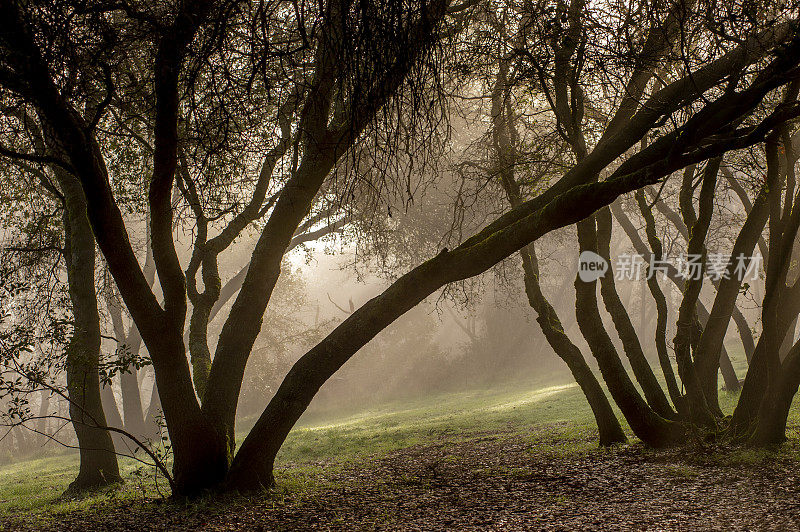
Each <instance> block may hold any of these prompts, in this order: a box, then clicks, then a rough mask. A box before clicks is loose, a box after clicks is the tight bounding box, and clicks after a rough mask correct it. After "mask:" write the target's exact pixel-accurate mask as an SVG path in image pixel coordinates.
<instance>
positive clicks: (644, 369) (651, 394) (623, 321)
mask: <svg viewBox="0 0 800 532" xmlns="http://www.w3.org/2000/svg"><path fill="white" fill-rule="evenodd" d="M595 218H596V220H597V231H596V235H597V249H598V251H599V254H600V256H601V257H603V258H604V259H605V260H606V262H607V263H608V264H610V263H611V256H610V255H611V250H610V249H609V246H610V244H611V230H612V222H611V211H610V210H609V209H608V208H604V209H600V210H599V211H597V213H596V214H595ZM600 294H601V295H602V297H603V303H604V304H605V307H606V310H608V313H609V314H610V315H611V319H612V321H613V322H614V326H615V327H616V330H617V335H618V336H619V338H620V340H622V346H623V349H624V351H625V354H626V356H627V357H628V360H629V361H630V364H631V368H632V369H633V374H634V376H635V377H636V380H637V381H638V382H639V385H640V386H641V387H642V391H643V392H644V396H645V398H646V399H647V403H648V404H649V405H650V407H651V408H652V409H653V411H654V412H655V413H656V414H658V415H659V416H661V417H663V418H666V419H673V418H675V417H676V415H675V412H674V411H673V410H672V407H671V406H670V404H669V401H668V400H667V396H666V395H664V391H663V390H662V389H661V386H660V385H659V384H658V380H656V376H655V374H654V373H653V369H652V368H651V367H650V363H649V362H648V361H647V358H646V357H645V355H644V350H643V349H642V345H641V343H640V342H639V337H638V335H637V334H636V330H635V329H634V327H633V323H632V322H631V319H630V316H629V315H628V312H627V310H626V309H625V305H624V304H623V303H622V301H621V300H620V297H619V294H618V293H617V289H616V285H615V282H614V275H613V273H612V272H608V273H607V274H606V275H604V276H603V277H601V278H600Z"/></svg>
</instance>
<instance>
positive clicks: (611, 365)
mask: <svg viewBox="0 0 800 532" xmlns="http://www.w3.org/2000/svg"><path fill="white" fill-rule="evenodd" d="M577 227H578V243H579V244H580V251H581V253H583V252H584V251H591V252H593V253H597V251H598V249H597V235H596V229H595V220H594V217H593V216H590V217H589V218H587V219H585V220H583V221H580V222H578V224H577ZM575 296H576V303H575V312H576V316H577V318H578V326H579V327H580V329H581V333H582V334H583V336H584V338H586V341H587V343H588V344H589V348H590V349H591V351H592V354H593V355H594V357H595V359H597V363H598V365H599V367H600V372H601V373H602V375H603V380H605V382H606V385H607V386H608V390H609V392H611V396H612V397H613V398H614V402H616V403H617V406H618V407H619V408H620V410H622V413H623V415H624V416H625V419H626V420H627V421H628V424H629V425H630V427H631V429H632V430H633V432H634V434H636V436H638V437H639V438H640V439H641V440H642V441H644V442H645V443H647V444H648V445H651V446H653V447H662V446H664V445H671V444H674V443H676V442H677V441H679V439H680V438H681V437H682V435H683V430H682V429H681V427H680V426H679V425H678V424H676V423H674V422H671V421H669V420H667V419H665V418H663V417H661V416H659V415H658V414H656V413H655V412H654V411H653V410H652V409H651V408H650V407H649V406H648V404H647V403H646V402H645V400H644V399H643V398H642V396H641V395H639V392H638V391H637V390H636V387H635V386H634V384H633V382H631V380H630V377H629V376H628V373H627V371H625V366H623V364H622V361H621V360H620V358H619V355H618V354H617V350H616V349H615V347H614V343H613V342H612V341H611V337H610V336H609V335H608V331H606V328H605V325H604V324H603V320H602V318H601V316H600V309H599V308H598V306H597V281H591V282H584V281H582V280H581V279H580V277H578V278H576V279H575Z"/></svg>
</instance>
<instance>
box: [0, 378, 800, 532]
mask: <svg viewBox="0 0 800 532" xmlns="http://www.w3.org/2000/svg"><path fill="white" fill-rule="evenodd" d="M737 369H738V368H737ZM720 398H721V401H722V403H723V404H722V406H723V408H724V409H725V410H726V411H727V412H730V411H731V410H732V408H733V406H734V405H735V401H736V398H737V397H736V394H727V393H721V395H720ZM619 417H620V419H621V420H622V416H621V415H620V416H619ZM251 422H252V420H251ZM799 423H800V407H799V406H798V403H797V402H796V403H795V405H794V406H793V408H792V412H791V415H790V427H791V428H790V436H792V437H798V434H797V426H798V424H799ZM249 425H250V423H248V422H247V421H244V422H243V423H241V426H242V427H243V430H242V433H241V434H240V435H239V436H240V438H241V437H243V435H244V433H245V432H246V429H247V428H249ZM531 429H534V430H531ZM626 430H627V427H626ZM594 432H595V428H594V422H593V419H592V414H591V410H590V409H589V407H588V405H587V403H586V401H585V399H584V398H583V395H582V394H581V391H580V389H579V388H578V387H577V385H576V384H575V383H573V382H569V381H568V380H566V379H565V378H562V379H561V380H560V381H556V382H552V381H551V382H542V381H538V382H533V383H530V384H528V385H515V386H513V387H507V388H505V389H499V390H498V389H495V390H478V391H471V392H460V393H450V394H443V395H437V396H432V397H426V398H418V399H413V400H407V401H396V402H391V403H386V404H381V405H377V406H374V407H371V408H369V409H366V410H362V411H352V412H348V413H339V414H337V415H333V414H328V415H324V416H323V415H321V414H316V415H313V414H312V415H308V416H306V417H304V418H303V419H302V420H301V422H300V423H299V424H298V426H297V427H296V428H295V429H294V430H293V431H292V433H291V434H290V435H289V438H288V439H287V441H286V444H285V445H284V446H283V448H282V450H281V452H280V454H279V456H278V468H277V472H276V473H277V479H278V483H279V485H280V489H279V490H278V492H277V493H276V494H275V497H276V498H277V499H280V498H281V495H282V494H286V493H292V494H293V495H294V496H298V494H299V495H300V496H302V495H303V494H312V493H313V492H314V491H315V490H317V489H319V488H321V487H323V483H324V480H321V478H322V477H323V475H320V472H321V471H322V468H323V466H324V467H325V468H331V467H337V466H338V465H341V464H345V463H347V462H349V461H353V460H358V459H363V458H365V457H367V456H376V455H377V456H380V455H382V454H384V453H387V452H390V451H393V450H396V449H400V448H405V447H409V446H412V445H416V444H422V443H431V442H442V441H444V442H448V441H458V440H461V439H466V438H474V437H475V436H476V435H481V434H487V435H489V434H491V435H499V437H503V438H526V439H529V440H532V441H534V442H535V443H536V444H537V446H540V448H541V449H542V451H544V452H546V453H549V454H551V455H552V456H553V457H554V458H558V457H559V456H567V455H574V454H576V453H584V452H592V451H593V450H594V449H595V447H594V444H588V443H587V436H589V435H592V434H593V433H594ZM781 454H782V455H786V458H787V459H800V446H798V445H797V444H795V443H790V444H789V445H787V446H786V450H785V451H781ZM709 459H713V460H716V461H717V463H723V462H724V463H726V464H730V465H732V466H734V465H737V464H741V465H746V464H754V463H758V462H760V461H763V460H768V459H775V453H769V452H766V451H747V450H744V451H738V450H735V451H731V452H727V453H723V455H721V456H717V457H715V458H709ZM322 462H324V463H322ZM120 465H121V467H122V470H123V476H124V478H125V479H126V482H125V484H124V485H123V486H121V487H119V488H116V489H110V490H107V491H105V492H101V493H97V494H94V495H92V496H89V497H84V498H81V499H68V500H65V499H62V498H61V494H62V493H63V492H64V490H65V489H66V487H67V486H68V484H69V483H70V482H71V481H72V479H73V478H74V475H75V473H76V470H77V466H78V457H77V455H76V454H67V455H61V456H54V457H49V458H42V459H37V460H30V461H26V462H20V463H17V464H12V465H7V466H4V467H0V518H3V517H9V516H22V515H24V516H25V517H26V519H27V518H30V519H41V518H43V517H49V518H51V519H52V518H57V516H59V515H61V516H63V515H65V514H69V513H72V512H78V513H94V512H99V511H101V509H102V508H103V507H104V506H106V505H108V504H120V503H121V504H125V503H128V502H134V501H143V500H147V499H153V498H154V497H157V496H158V492H157V490H156V489H155V485H154V483H153V482H152V476H151V475H152V472H151V470H149V469H148V470H145V473H146V474H147V475H148V478H145V479H142V478H139V477H138V476H137V475H136V471H137V469H140V464H138V463H137V462H135V461H133V460H131V459H128V458H122V459H121V461H120ZM691 473H692V469H691V468H689V469H687V468H684V467H682V466H681V467H680V468H677V469H675V471H674V474H675V475H676V476H690V475H691ZM162 488H163V484H162ZM196 504H215V502H213V501H199V502H197V503H196ZM167 507H169V505H165V511H166V508H167Z"/></svg>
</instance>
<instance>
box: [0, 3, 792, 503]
mask: <svg viewBox="0 0 800 532" xmlns="http://www.w3.org/2000/svg"><path fill="white" fill-rule="evenodd" d="M798 16H800V14H799V13H798V6H797V5H796V4H795V3H794V2H788V1H775V2H762V3H754V2H749V1H744V0H743V1H741V2H717V1H716V0H706V1H693V0H689V1H682V2H672V1H664V2H648V1H641V2H638V1H636V2H615V1H611V2H591V3H589V2H584V1H581V0H575V1H572V2H544V1H542V2H537V1H535V0H523V1H496V2H495V1H476V0H465V1H464V2H448V1H445V0H428V1H424V2H418V1H398V2H379V3H369V2H362V3H351V2H347V1H338V0H334V1H330V2H311V3H297V2H284V1H280V0H278V1H274V2H239V1H225V2H216V3H214V2H206V1H204V0H185V1H181V2H175V3H149V2H127V1H123V2H119V1H114V2H106V1H104V0H93V1H91V2H69V1H67V2H61V3H58V4H56V5H50V4H49V3H46V4H29V3H22V2H4V3H2V4H1V5H0V98H2V134H1V135H2V138H1V140H0V155H1V156H2V159H1V162H0V164H2V185H0V207H1V211H0V212H2V216H3V229H4V233H3V246H4V248H3V261H2V275H0V280H1V281H2V290H3V299H2V312H3V314H2V316H1V317H2V335H1V336H0V347H1V348H2V357H3V358H2V363H3V372H2V383H0V384H2V392H3V393H2V397H3V402H4V403H3V404H4V405H5V406H4V409H3V410H4V419H5V422H6V425H7V427H8V435H7V436H6V438H4V440H3V441H2V442H0V445H5V446H6V449H9V450H13V451H15V452H16V451H20V452H22V451H26V450H28V449H31V448H32V446H41V445H42V443H43V442H46V441H50V444H49V445H50V446H51V447H52V446H55V445H58V444H59V443H60V444H66V445H68V446H73V447H77V448H78V449H79V451H80V458H81V460H80V471H79V472H77V475H76V479H75V481H74V483H73V484H72V486H71V489H73V490H83V489H87V488H94V487H97V486H102V485H105V484H109V483H115V482H118V481H119V480H120V474H119V466H118V461H117V454H116V453H122V454H127V453H130V452H132V450H133V449H134V448H136V447H139V448H140V449H142V450H143V451H142V454H139V455H137V456H140V457H143V459H145V460H147V461H151V462H153V463H155V464H156V465H157V467H158V468H159V472H160V474H161V475H163V476H164V478H165V479H166V480H167V482H168V483H169V485H170V489H171V490H172V492H173V493H174V494H177V495H188V496H193V495H197V494H201V493H206V492H208V491H213V492H223V491H249V490H257V489H261V488H266V487H271V486H272V485H273V484H274V482H275V480H274V477H273V468H274V465H275V458H276V455H277V453H278V451H279V449H280V448H281V445H282V444H283V442H284V440H285V438H286V436H287V435H288V433H289V432H290V430H291V429H292V427H293V426H295V424H296V423H297V421H298V419H299V418H300V417H301V415H303V414H304V413H305V412H306V411H307V409H308V408H311V411H312V412H314V411H316V412H324V411H326V409H327V410H330V409H334V408H347V407H352V406H353V405H356V404H363V403H366V402H369V401H379V400H385V399H389V398H402V397H410V396H414V395H416V394H420V393H430V392H434V391H443V390H453V389H458V388H459V387H467V386H492V385H494V384H497V383H500V382H506V381H508V380H511V379H517V380H519V379H520V378H522V377H521V376H522V375H525V374H529V373H536V372H539V373H545V372H558V371H561V372H568V373H569V375H570V376H571V378H573V379H574V380H575V381H576V382H577V384H578V385H579V387H580V389H581V390H582V392H583V393H584V395H585V397H586V400H587V401H588V403H589V405H590V407H591V410H592V412H593V414H594V417H595V420H596V423H597V429H598V433H597V436H598V442H599V444H600V445H612V444H615V443H622V442H625V441H627V440H628V439H629V436H628V435H626V433H625V432H624V431H623V429H622V424H621V423H620V419H619V417H618V416H619V415H621V416H622V417H624V420H625V421H626V422H627V425H628V426H629V427H630V429H631V431H632V434H633V436H634V437H635V438H638V439H639V440H641V441H642V442H644V444H646V445H648V446H652V447H664V446H674V445H680V444H682V443H684V442H686V441H687V440H691V439H699V440H701V441H721V442H726V443H729V444H731V445H750V446H770V445H774V444H778V443H780V442H782V441H783V440H784V439H785V437H786V435H785V433H786V419H787V415H788V411H789V407H790V405H791V402H792V400H793V398H794V395H795V393H796V391H797V388H798V385H799V384H800V343H797V342H795V338H796V334H795V330H796V325H797V315H798V312H800V297H798V294H800V292H798V291H800V282H798V273H800V270H798V268H797V257H796V253H797V250H796V247H797V246H795V243H796V240H797V230H798V226H800V208H798V198H800V196H799V195H798V191H800V188H798V187H797V183H796V175H795V167H796V163H797V159H798V156H800V140H798V132H797V117H798V115H800V104H798V101H797V96H798V91H799V90H800V78H799V77H798V76H800V31H799V30H800V20H798ZM756 250H757V251H758V253H759V254H760V256H761V257H763V263H761V270H759V271H760V273H761V275H760V276H759V278H758V279H752V278H748V279H743V278H742V277H741V276H737V275H723V276H709V275H701V276H696V277H685V276H681V275H680V273H681V272H679V271H678V270H677V269H676V268H675V267H669V266H667V267H664V268H663V271H659V272H658V273H657V274H656V275H651V276H647V277H646V278H644V277H643V278H642V279H640V280H627V279H615V276H614V275H610V274H607V275H604V276H602V277H600V278H599V279H598V280H593V281H590V282H584V281H581V280H580V279H576V273H577V268H578V256H579V255H580V254H581V253H584V252H591V253H594V254H596V255H598V256H599V257H602V258H603V259H604V260H605V261H606V262H609V263H613V261H614V260H615V259H616V257H618V256H619V255H621V254H626V253H627V254H631V253H635V254H637V255H639V256H641V257H643V260H644V261H645V262H647V263H649V262H651V261H661V260H662V259H663V258H665V257H670V256H675V255H677V254H686V255H692V256H698V257H701V261H700V262H701V263H702V265H703V266H702V267H703V268H706V267H707V265H708V260H707V259H708V257H709V255H710V254H722V255H724V256H728V257H738V256H747V257H752V256H754V255H756ZM734 267H735V263H734V262H731V264H730V265H729V266H728V269H729V273H731V274H732V273H733V269H732V268H734ZM332 272H338V273H332ZM706 273H707V272H706ZM359 279H360V280H366V284H359V283H358V282H357V281H358V280H359ZM345 287H347V289H345ZM534 322H535V323H534ZM737 364H738V365H739V366H740V367H743V366H744V365H747V370H746V378H744V380H743V382H740V380H739V377H738V376H737V374H736V371H735V369H736V368H735V365H737ZM720 376H721V378H722V379H720ZM720 384H723V385H724V387H725V388H726V389H727V390H730V391H738V390H739V389H741V394H740V396H739V399H738V403H737V405H736V408H735V411H734V412H732V413H731V412H723V411H722V408H721V407H720V404H719V393H720ZM312 400H313V401H314V402H313V403H312ZM310 405H311V406H310ZM612 405H616V407H618V412H619V414H618V413H616V412H615V410H614V408H612ZM237 418H238V419H239V421H240V424H245V425H247V426H251V427H252V428H250V430H249V431H248V432H247V434H246V436H244V439H243V440H241V441H240V442H237V440H236V433H237ZM67 423H71V426H72V432H71V433H70V432H69V431H67V430H65V431H61V430H56V429H57V427H60V426H62V425H65V424H67ZM73 434H74V435H73ZM52 440H58V443H57V442H55V441H52ZM154 442H155V443H154ZM145 455H146V456H145Z"/></svg>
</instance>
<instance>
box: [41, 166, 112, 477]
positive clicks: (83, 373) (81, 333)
mask: <svg viewBox="0 0 800 532" xmlns="http://www.w3.org/2000/svg"><path fill="white" fill-rule="evenodd" d="M56 173H57V174H58V175H59V182H60V184H61V187H62V190H63V194H64V197H65V199H66V209H65V216H64V233H65V246H64V247H65V253H64V255H65V258H66V263H67V278H68V281H69V294H70V300H71V302H72V311H73V316H74V330H73V334H72V338H71V339H70V342H69V345H68V346H67V363H66V369H67V391H68V393H69V400H70V407H69V412H70V418H71V419H72V424H73V426H74V428H75V434H76V435H77V437H78V445H79V447H80V458H81V459H80V471H79V473H78V477H77V478H76V479H75V480H74V481H73V482H72V484H70V486H69V490H70V491H75V490H84V489H92V488H97V487H100V486H104V485H107V484H111V483H115V482H120V481H121V478H120V475H119V467H118V465H117V456H116V454H115V452H114V443H113V441H112V440H111V435H110V434H109V431H108V430H107V429H106V428H105V427H106V426H107V425H106V416H105V413H104V412H103V406H102V402H101V399H100V376H99V372H98V371H99V362H100V315H99V312H98V310H97V296H96V293H95V283H94V265H95V248H94V237H93V236H92V229H91V226H90V225H89V219H88V218H87V215H86V200H85V199H84V196H83V191H82V190H81V185H80V183H79V182H78V181H77V179H74V178H73V177H72V176H69V175H66V174H65V173H64V172H63V171H57V172H56Z"/></svg>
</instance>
